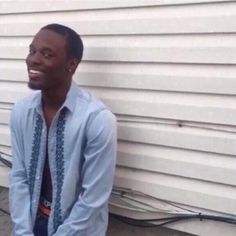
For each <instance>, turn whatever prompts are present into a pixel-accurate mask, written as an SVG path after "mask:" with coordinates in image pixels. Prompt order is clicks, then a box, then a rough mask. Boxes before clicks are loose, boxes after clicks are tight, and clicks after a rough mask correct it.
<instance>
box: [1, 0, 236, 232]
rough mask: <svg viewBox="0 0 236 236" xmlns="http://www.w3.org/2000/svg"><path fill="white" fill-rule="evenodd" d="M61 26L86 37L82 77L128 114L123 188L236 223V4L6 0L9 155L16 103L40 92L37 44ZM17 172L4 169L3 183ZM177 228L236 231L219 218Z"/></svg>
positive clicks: (4, 99)
mask: <svg viewBox="0 0 236 236" xmlns="http://www.w3.org/2000/svg"><path fill="white" fill-rule="evenodd" d="M53 22H56V23H62V24H65V25H68V26H70V27H72V28H74V29H75V30H77V31H78V32H79V33H80V34H81V36H82V38H83V40H84V44H85V52H84V57H83V62H82V63H81V65H80V66H79V68H78V71H77V73H76V74H75V76H74V79H75V80H76V82H77V83H78V84H79V85H80V86H83V87H85V88H87V89H89V90H91V91H92V92H94V93H95V94H96V95H98V96H99V97H100V98H101V99H102V100H103V101H104V102H105V103H106V104H107V105H108V106H109V107H110V108H111V110H112V111H113V112H114V113H115V114H116V116H117V118H118V137H119V145H118V160H117V171H116V178H115V186H118V187H123V188H127V189H132V190H137V191H140V192H143V193H145V194H149V195H151V196H153V197H155V198H157V199H163V200H168V201H171V202H174V203H176V204H182V205H185V206H186V207H190V208H191V209H199V211H207V212H211V213H212V214H226V215H233V216H234V217H236V157H235V155H236V135H235V134H236V96H235V95H236V67H235V65H236V2H235V1H223V0H222V1H220V0H215V1H214V0H155V1H152V0H150V1H144V0H126V1H124V0H120V1H114V0H104V1H102V0H96V1H91V0H89V1H82V0H78V1H33V0H32V1H12V0H8V1H0V32H1V34H0V52H1V53H0V151H2V152H5V153H10V137H9V128H8V123H9V115H10V110H11V107H12V104H13V103H14V102H15V101H16V100H17V99H19V98H21V97H23V96H25V95H26V94H28V93H29V92H30V91H29V89H28V88H27V80H28V78H27V72H26V66H25V62H24V60H25V57H26V55H27V52H28V45H29V43H30V42H31V40H32V37H33V35H34V34H35V33H36V32H37V31H38V30H39V28H40V27H42V26H44V25H45V24H48V23H53ZM7 173H8V171H7V168H5V167H3V166H2V165H0V185H4V186H7V184H8V183H7ZM113 210H114V211H116V212H119V213H120V214H122V215H129V216H131V217H138V215H135V214H132V212H128V211H125V210H123V209H115V208H114V209H113ZM169 227H172V228H175V229H179V230H182V231H185V232H189V233H194V234H198V235H203V236H222V235H227V236H233V235H235V232H236V226H234V225H230V224H224V223H216V222H212V221H204V222H200V221H198V220H196V221H190V222H180V223H178V224H173V225H170V226H169Z"/></svg>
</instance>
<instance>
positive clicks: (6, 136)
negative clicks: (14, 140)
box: [0, 124, 10, 146]
mask: <svg viewBox="0 0 236 236" xmlns="http://www.w3.org/2000/svg"><path fill="white" fill-rule="evenodd" d="M0 137H1V139H0V145H2V146H10V130H9V127H8V126H6V125H1V124H0Z"/></svg>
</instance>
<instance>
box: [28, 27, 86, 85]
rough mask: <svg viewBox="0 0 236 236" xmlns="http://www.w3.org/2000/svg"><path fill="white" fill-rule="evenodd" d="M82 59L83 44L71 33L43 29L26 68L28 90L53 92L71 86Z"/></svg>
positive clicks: (34, 40)
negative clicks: (52, 90) (51, 90)
mask: <svg viewBox="0 0 236 236" xmlns="http://www.w3.org/2000/svg"><path fill="white" fill-rule="evenodd" d="M82 55H83V43H82V40H81V38H80V36H79V35H78V34H77V33H76V32H75V31H74V30H72V29H70V28H68V27H66V26H63V25H59V24H50V25H46V26H44V27H43V28H41V29H40V31H39V32H38V33H37V34H36V35H35V37H34V39H33V41H32V43H31V44H30V46H29V54H28V56H27V58H26V64H27V67H28V73H29V84H28V85H29V87H30V88H32V89H41V90H47V89H54V88H57V87H62V86H65V85H66V84H68V83H70V81H71V78H72V75H73V73H74V72H75V70H76V68H77V66H78V64H79V63H80V61H81V58H82Z"/></svg>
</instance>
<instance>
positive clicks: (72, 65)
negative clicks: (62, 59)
mask: <svg viewBox="0 0 236 236" xmlns="http://www.w3.org/2000/svg"><path fill="white" fill-rule="evenodd" d="M78 64H79V61H78V60H77V59H76V58H73V59H70V60H69V63H68V68H67V70H68V71H69V72H70V73H72V74H74V72H75V70H76V68H77V66H78Z"/></svg>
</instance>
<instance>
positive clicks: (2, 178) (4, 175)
mask: <svg viewBox="0 0 236 236" xmlns="http://www.w3.org/2000/svg"><path fill="white" fill-rule="evenodd" d="M8 176H9V169H8V168H7V167H5V166H1V165H0V183H1V186H3V187H8V186H9V183H8Z"/></svg>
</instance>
